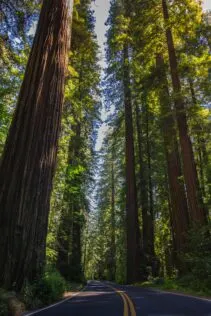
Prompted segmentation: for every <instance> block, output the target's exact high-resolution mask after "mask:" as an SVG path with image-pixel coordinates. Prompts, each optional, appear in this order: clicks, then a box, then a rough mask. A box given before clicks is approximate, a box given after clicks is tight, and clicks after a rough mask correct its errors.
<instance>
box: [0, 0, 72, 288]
mask: <svg viewBox="0 0 211 316" xmlns="http://www.w3.org/2000/svg"><path fill="white" fill-rule="evenodd" d="M72 2H73V1H71V0H45V1H44V2H43V6H42V9H41V14H40V19H39V23H38V27H37V32H36V35H35V39H34V43H33V47H32V50H31V54H30V57H29V61H28V64H27V68H26V72H25V77H24V80H23V84H22V87H21V90H20V95H19V99H18V104H17V108H16V111H15V114H14V118H13V122H12V125H11V128H10V131H9V135H8V139H7V142H6V146H5V150H4V153H3V157H2V161H1V167H0V179H1V180H0V181H1V182H0V192H1V193H0V210H1V211H0V230H1V234H0V248H1V251H2V254H3V257H2V259H1V262H0V283H1V284H2V285H3V286H4V287H6V288H11V287H12V286H13V285H15V287H16V288H17V289H20V288H21V287H22V284H23V281H24V279H25V278H26V279H28V280H29V281H32V280H33V279H34V278H36V277H37V276H38V275H39V274H40V273H41V270H42V267H43V263H44V260H45V244H46V234H47V225H48V214H49V204H50V203H49V202H50V193H51V189H52V178H53V175H54V170H55V164H56V154H57V145H58V137H59V130H60V123H61V113H62V104H63V95H64V81H65V72H66V67H67V55H68V49H69V44H70V25H71V24H70V22H71V12H72V5H73V3H72Z"/></svg>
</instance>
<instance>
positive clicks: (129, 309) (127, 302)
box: [109, 285, 136, 316]
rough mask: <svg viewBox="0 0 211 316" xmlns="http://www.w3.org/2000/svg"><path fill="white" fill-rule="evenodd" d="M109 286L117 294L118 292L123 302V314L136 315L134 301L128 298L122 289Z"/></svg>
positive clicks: (127, 315)
mask: <svg viewBox="0 0 211 316" xmlns="http://www.w3.org/2000/svg"><path fill="white" fill-rule="evenodd" d="M109 287H110V288H111V289H112V290H114V291H115V292H116V293H117V294H119V295H120V296H121V298H122V300H123V303H124V314H123V315H124V316H136V310H135V306H134V303H133V302H132V300H131V299H130V297H129V296H128V295H127V294H126V293H125V292H123V291H120V290H118V289H115V288H114V287H112V286H110V285H109Z"/></svg>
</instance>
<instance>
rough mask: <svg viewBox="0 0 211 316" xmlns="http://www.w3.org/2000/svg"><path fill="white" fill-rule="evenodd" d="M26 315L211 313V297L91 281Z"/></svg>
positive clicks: (171, 315)
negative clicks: (78, 291)
mask: <svg viewBox="0 0 211 316" xmlns="http://www.w3.org/2000/svg"><path fill="white" fill-rule="evenodd" d="M25 315H28V316H29V315H34V316H35V315H38V316H83V315H84V316H211V300H208V299H200V298H195V297H191V296H186V295H182V294H173V293H168V292H162V291H158V290H152V289H145V288H139V287H134V286H120V285H117V284H114V283H109V282H105V283H101V282H99V281H90V282H88V285H87V287H86V288H85V289H84V290H83V291H82V292H80V293H78V294H77V295H76V296H74V297H73V298H71V299H70V300H66V301H64V302H62V303H59V304H58V305H55V306H51V307H50V308H49V307H48V308H47V309H44V310H40V311H36V312H33V313H32V312H31V313H28V314H25Z"/></svg>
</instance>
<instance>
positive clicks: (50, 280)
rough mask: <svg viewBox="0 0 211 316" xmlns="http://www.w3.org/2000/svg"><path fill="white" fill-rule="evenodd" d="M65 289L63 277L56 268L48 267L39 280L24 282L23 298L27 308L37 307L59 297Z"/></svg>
mask: <svg viewBox="0 0 211 316" xmlns="http://www.w3.org/2000/svg"><path fill="white" fill-rule="evenodd" d="M65 290H66V281H65V279H64V278H63V277H62V276H61V274H60V273H59V272H58V271H57V270H56V269H54V268H49V267H48V268H47V269H46V271H45V273H44V274H43V276H42V278H41V279H40V280H38V281H36V282H34V283H33V284H28V283H26V285H25V287H24V290H23V300H24V302H25V304H26V306H27V307H28V308H37V307H41V306H44V305H48V304H51V303H53V302H55V301H57V300H59V299H61V298H62V296H63V293H64V292H65Z"/></svg>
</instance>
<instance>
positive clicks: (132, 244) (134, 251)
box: [124, 45, 141, 283]
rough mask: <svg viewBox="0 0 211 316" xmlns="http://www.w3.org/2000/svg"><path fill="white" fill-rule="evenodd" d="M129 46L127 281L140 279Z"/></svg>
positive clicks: (126, 100)
mask: <svg viewBox="0 0 211 316" xmlns="http://www.w3.org/2000/svg"><path fill="white" fill-rule="evenodd" d="M128 63H129V59H128V47H127V46H126V45H125V48H124V104H125V145H126V218H127V282H128V283H132V282H134V281H137V280H139V279H140V263H141V262H140V261H141V260H140V255H141V249H140V231H139V223H138V207H137V190H136V178H135V156H134V137H133V117H132V100H131V90H130V71H129V64H128Z"/></svg>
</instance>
